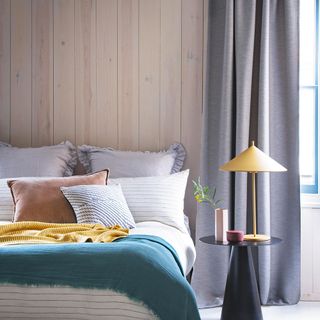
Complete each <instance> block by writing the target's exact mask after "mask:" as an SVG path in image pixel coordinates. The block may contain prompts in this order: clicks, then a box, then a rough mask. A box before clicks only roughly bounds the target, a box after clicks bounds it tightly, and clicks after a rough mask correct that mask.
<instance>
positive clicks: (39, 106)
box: [32, 0, 53, 146]
mask: <svg viewBox="0 0 320 320" xmlns="http://www.w3.org/2000/svg"><path fill="white" fill-rule="evenodd" d="M52 143H53V1H52V0H32V145H33V146H43V145H49V144H52Z"/></svg>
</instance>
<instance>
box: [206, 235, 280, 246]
mask: <svg viewBox="0 0 320 320" xmlns="http://www.w3.org/2000/svg"><path fill="white" fill-rule="evenodd" d="M200 241H201V242H204V243H207V244H212V245H215V246H234V247H260V246H271V245H275V244H278V243H280V242H281V241H282V239H280V238H276V237H271V239H270V240H268V241H242V242H228V241H226V242H224V241H216V239H215V237H214V236H207V237H202V238H200Z"/></svg>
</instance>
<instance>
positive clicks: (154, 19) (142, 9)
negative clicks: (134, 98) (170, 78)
mask: <svg viewBox="0 0 320 320" xmlns="http://www.w3.org/2000/svg"><path fill="white" fill-rule="evenodd" d="M139 97H140V98H139V148H140V149H141V150H151V151H155V150H159V143H160V125H159V114H160V0H140V5H139Z"/></svg>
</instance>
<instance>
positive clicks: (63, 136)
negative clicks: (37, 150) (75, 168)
mask: <svg viewBox="0 0 320 320" xmlns="http://www.w3.org/2000/svg"><path fill="white" fill-rule="evenodd" d="M74 6H75V3H74V0H55V1H54V53H53V56H54V70H53V72H54V94H53V95H54V99H53V101H54V108H53V110H54V112H53V119H54V121H53V124H54V130H53V132H54V143H60V142H61V141H64V140H70V141H71V142H73V143H75V87H74V72H75V69H74V31H75V30H74Z"/></svg>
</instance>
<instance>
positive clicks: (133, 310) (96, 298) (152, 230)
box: [0, 222, 195, 320]
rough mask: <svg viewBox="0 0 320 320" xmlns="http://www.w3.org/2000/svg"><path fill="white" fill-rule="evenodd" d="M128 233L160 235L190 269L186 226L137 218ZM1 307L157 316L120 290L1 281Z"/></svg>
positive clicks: (45, 314) (80, 315) (36, 312)
mask: <svg viewBox="0 0 320 320" xmlns="http://www.w3.org/2000/svg"><path fill="white" fill-rule="evenodd" d="M2 223H5V222H2ZM130 234H132V235H139V234H140V235H151V236H158V237H161V238H162V239H164V240H165V241H166V242H168V243H169V244H170V245H171V246H172V247H173V248H174V249H175V251H176V253H177V255H178V257H179V260H180V263H181V267H182V268H183V271H184V273H185V274H187V273H188V272H189V271H190V270H191V268H192V265H193V263H194V260H195V248H194V245H193V242H192V239H191V238H190V236H189V234H188V231H187V229H185V230H178V229H177V228H174V227H171V226H168V225H165V224H163V223H160V222H140V223H137V224H136V228H134V229H132V230H131V231H130ZM106 245H108V244H106ZM0 264H1V262H0ZM142 281H143V280H142ZM0 310H1V313H0V318H1V319H119V320H120V319H158V317H157V316H156V315H155V313H154V312H153V311H152V310H150V308H148V307H147V306H145V305H144V304H143V303H142V302H139V301H135V300H132V299H130V298H128V297H127V295H125V294H123V293H119V292H115V291H113V290H101V289H88V288H72V287H70V286H26V285H16V284H0ZM181 319H184V318H183V317H181Z"/></svg>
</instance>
